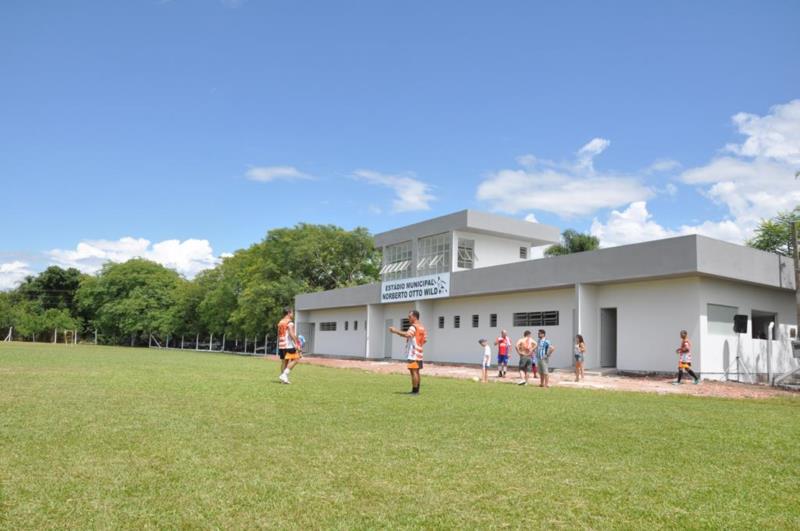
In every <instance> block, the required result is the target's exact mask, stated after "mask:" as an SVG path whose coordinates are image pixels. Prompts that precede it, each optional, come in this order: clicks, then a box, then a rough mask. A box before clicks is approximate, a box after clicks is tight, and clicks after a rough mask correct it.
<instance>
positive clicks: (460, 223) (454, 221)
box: [375, 210, 561, 249]
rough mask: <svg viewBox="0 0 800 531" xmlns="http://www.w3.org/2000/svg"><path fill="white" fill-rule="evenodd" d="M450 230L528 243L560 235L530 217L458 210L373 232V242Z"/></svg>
mask: <svg viewBox="0 0 800 531" xmlns="http://www.w3.org/2000/svg"><path fill="white" fill-rule="evenodd" d="M452 230H463V231H467V232H474V233H478V234H488V235H491V236H498V237H501V238H510V239H512V240H519V241H521V242H527V243H528V244H529V245H530V246H532V247H533V246H539V245H550V244H553V243H558V242H559V241H560V238H561V231H560V230H559V229H558V227H553V226H552V225H545V224H543V223H531V222H530V221H524V220H521V219H517V218H511V217H508V216H501V215H498V214H490V213H488V212H479V211H477V210H462V211H460V212H454V213H452V214H447V215H445V216H440V217H438V218H433V219H428V220H425V221H421V222H419V223H414V224H412V225H406V226H405V227H399V228H396V229H392V230H390V231H386V232H381V233H380V234H376V235H375V246H376V247H378V248H379V249H382V248H383V247H386V246H387V245H394V244H396V243H401V242H405V241H409V240H413V239H414V238H423V237H425V236H432V235H434V234H441V233H443V232H449V231H452Z"/></svg>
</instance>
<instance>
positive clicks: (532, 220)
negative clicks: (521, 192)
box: [525, 213, 539, 223]
mask: <svg viewBox="0 0 800 531" xmlns="http://www.w3.org/2000/svg"><path fill="white" fill-rule="evenodd" d="M525 221H529V222H530V223H539V220H538V219H536V216H534V215H533V213H531V214H528V215H527V216H525Z"/></svg>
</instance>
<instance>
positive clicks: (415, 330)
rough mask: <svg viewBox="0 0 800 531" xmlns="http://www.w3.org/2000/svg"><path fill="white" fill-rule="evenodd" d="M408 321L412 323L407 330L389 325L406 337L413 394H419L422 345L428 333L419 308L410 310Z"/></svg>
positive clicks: (394, 332) (390, 328)
mask: <svg viewBox="0 0 800 531" xmlns="http://www.w3.org/2000/svg"><path fill="white" fill-rule="evenodd" d="M408 321H409V322H410V323H411V325H410V326H409V327H408V330H406V331H405V332H403V331H402V330H400V329H398V328H395V327H393V326H391V327H389V332H391V333H393V334H396V335H398V336H400V337H404V338H406V360H407V361H408V371H409V372H410V373H411V394H412V395H418V394H419V384H420V375H419V371H420V370H422V347H423V345H425V342H426V341H427V340H428V333H427V331H426V330H425V327H424V326H422V323H420V322H419V312H418V311H417V310H411V311H410V312H408Z"/></svg>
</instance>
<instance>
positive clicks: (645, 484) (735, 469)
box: [0, 343, 800, 529]
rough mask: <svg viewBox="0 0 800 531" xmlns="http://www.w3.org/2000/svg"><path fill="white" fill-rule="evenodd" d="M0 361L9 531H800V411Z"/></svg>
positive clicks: (206, 358)
mask: <svg viewBox="0 0 800 531" xmlns="http://www.w3.org/2000/svg"><path fill="white" fill-rule="evenodd" d="M276 376H277V367H276V363H275V362H274V361H271V360H270V361H265V360H263V359H254V358H245V357H237V356H227V355H219V354H202V353H194V352H159V351H150V350H145V349H124V348H107V347H66V346H63V345H59V346H47V345H27V344H13V343H12V344H0V527H3V528H10V529H12V528H13V529H19V528H26V529H42V528H111V527H115V528H116V527H124V528H145V527H147V528H194V527H213V528H223V529H227V528H252V527H287V528H328V529H366V528H450V529H454V528H487V527H511V528H518V527H525V528H530V527H548V528H552V527H563V528H575V527H581V528H628V529H634V528H636V529H640V528H652V527H661V528H665V527H666V528H675V527H690V528H699V527H704V528H706V527H714V528H794V529H797V528H800V467H799V466H798V463H799V462H800V415H799V413H800V400H798V399H793V398H792V399H771V400H763V401H756V400H747V401H746V400H737V401H734V400H723V399H710V398H692V397H686V396H657V395H646V394H636V393H622V392H602V391H591V390H581V389H555V388H554V389H550V390H548V391H543V390H540V389H538V388H519V387H517V386H512V385H499V384H491V385H486V386H482V385H479V384H476V383H474V382H471V381H459V380H451V379H443V378H424V377H423V384H422V393H423V394H422V395H421V396H419V397H412V396H407V395H403V394H400V393H402V392H405V391H407V389H408V387H409V384H408V378H407V377H405V376H400V375H379V374H371V373H365V372H360V371H351V370H337V369H328V368H322V367H312V366H302V365H301V366H300V367H299V368H298V369H297V370H296V371H295V372H294V373H293V375H292V379H293V382H294V383H293V384H292V385H291V386H284V385H280V384H278V383H276Z"/></svg>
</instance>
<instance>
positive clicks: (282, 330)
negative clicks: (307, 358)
mask: <svg viewBox="0 0 800 531" xmlns="http://www.w3.org/2000/svg"><path fill="white" fill-rule="evenodd" d="M293 334H294V323H293V322H292V320H291V319H290V318H289V316H288V315H287V316H286V317H284V318H283V319H281V321H280V322H279V323H278V348H295V344H294V340H293V339H292V335H293Z"/></svg>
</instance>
